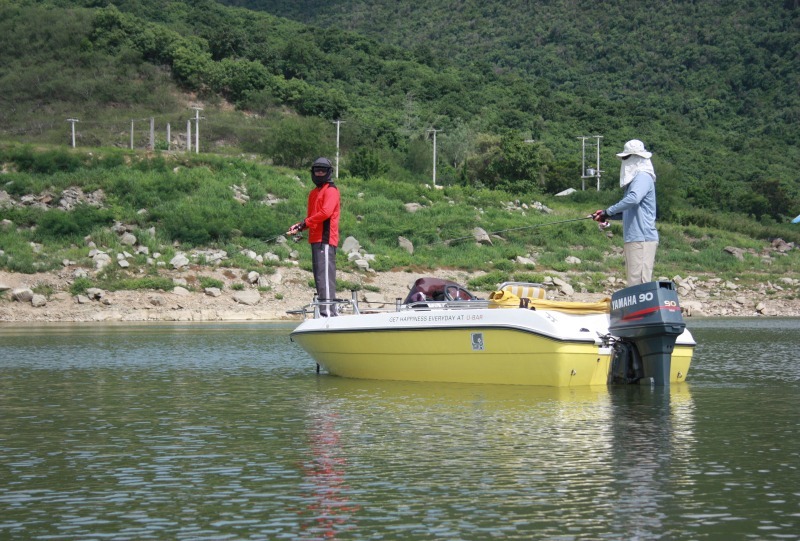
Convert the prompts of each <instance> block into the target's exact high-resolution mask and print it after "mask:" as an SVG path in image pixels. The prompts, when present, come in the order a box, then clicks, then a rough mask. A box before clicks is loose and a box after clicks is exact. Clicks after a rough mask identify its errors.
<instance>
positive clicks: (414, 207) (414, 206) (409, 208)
mask: <svg viewBox="0 0 800 541" xmlns="http://www.w3.org/2000/svg"><path fill="white" fill-rule="evenodd" d="M403 206H404V207H405V208H406V212H411V213H414V212H417V211H418V210H419V209H421V208H423V207H422V205H420V204H419V203H406V204H405V205H403Z"/></svg>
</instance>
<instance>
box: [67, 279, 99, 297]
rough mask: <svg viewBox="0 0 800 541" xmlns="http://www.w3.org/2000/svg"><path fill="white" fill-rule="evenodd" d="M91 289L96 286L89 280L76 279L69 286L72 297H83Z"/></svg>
mask: <svg viewBox="0 0 800 541" xmlns="http://www.w3.org/2000/svg"><path fill="white" fill-rule="evenodd" d="M90 287H94V285H93V284H92V281H91V280H89V279H88V278H76V279H75V281H74V282H72V284H71V285H70V286H69V292H70V293H71V294H72V295H83V294H84V293H86V290H87V289H89V288H90Z"/></svg>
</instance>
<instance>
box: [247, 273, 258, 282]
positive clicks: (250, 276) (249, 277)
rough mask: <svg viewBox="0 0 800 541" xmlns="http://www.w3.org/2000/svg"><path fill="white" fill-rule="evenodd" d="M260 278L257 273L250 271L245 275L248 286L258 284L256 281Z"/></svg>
mask: <svg viewBox="0 0 800 541" xmlns="http://www.w3.org/2000/svg"><path fill="white" fill-rule="evenodd" d="M260 277H261V275H260V274H259V273H257V272H256V271H250V272H248V273H247V283H248V284H255V283H256V282H258V279H259V278H260Z"/></svg>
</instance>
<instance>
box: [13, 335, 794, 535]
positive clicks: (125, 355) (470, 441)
mask: <svg viewBox="0 0 800 541" xmlns="http://www.w3.org/2000/svg"><path fill="white" fill-rule="evenodd" d="M688 323H689V327H690V329H691V330H692V332H693V334H694V335H695V338H696V340H697V342H698V346H697V349H696V353H695V360H694V363H693V366H692V370H691V371H690V373H689V377H688V381H687V383H686V384H682V385H674V386H672V387H671V388H669V389H666V390H665V389H651V388H649V387H639V386H631V387H609V388H605V387H602V388H583V389H549V388H536V387H515V386H482V385H459V384H440V383H439V384H429V383H402V382H382V381H357V380H346V379H342V378H336V377H331V376H327V375H317V374H316V373H315V370H314V368H315V365H314V363H313V361H311V360H310V358H309V357H308V356H307V355H306V354H305V353H304V352H303V351H302V350H301V349H300V348H299V347H298V346H296V345H295V344H293V343H291V342H290V340H289V337H288V335H289V332H290V330H291V328H292V327H291V326H287V325H278V324H196V323H195V324H138V325H130V324H128V325H50V326H13V327H11V326H0V539H3V540H6V539H24V540H29V539H59V540H67V539H75V540H82V541H85V540H105V539H114V540H124V539H131V540H148V539H179V540H202V539H209V540H210V539H213V540H219V539H237V540H238V539H292V540H296V539H302V540H314V539H320V540H322V539H341V540H346V539H354V540H355V539H359V540H361V539H364V540H367V539H369V540H394V539H402V540H417V539H419V540H458V539H463V540H484V539H558V540H572V539H639V540H655V539H659V540H672V539H703V540H715V539H720V540H728V539H754V540H755V539H758V540H762V539H763V540H768V539H775V540H786V539H800V472H799V471H798V468H800V392H799V391H800V362H798V357H800V320H798V319H724V320H723V319H707V320H690V321H689V322H688Z"/></svg>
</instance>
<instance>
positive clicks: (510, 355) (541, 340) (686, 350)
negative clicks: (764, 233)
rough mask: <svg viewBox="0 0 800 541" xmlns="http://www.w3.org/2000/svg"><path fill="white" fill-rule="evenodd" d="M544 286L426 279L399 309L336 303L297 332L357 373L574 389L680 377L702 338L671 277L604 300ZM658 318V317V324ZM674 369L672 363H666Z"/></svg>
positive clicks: (331, 361)
mask: <svg viewBox="0 0 800 541" xmlns="http://www.w3.org/2000/svg"><path fill="white" fill-rule="evenodd" d="M543 297H544V290H543V288H541V287H538V286H537V285H536V284H502V285H501V286H500V287H499V290H498V291H496V292H494V293H493V294H492V295H491V296H490V298H489V299H488V300H479V299H476V298H475V297H474V296H473V295H472V294H471V293H469V292H468V291H466V290H465V289H464V288H463V287H461V286H459V285H458V284H455V283H453V282H447V281H444V280H439V279H436V278H421V279H420V280H417V282H416V283H415V285H414V287H413V288H412V290H411V292H410V293H409V296H408V297H407V298H406V300H405V301H404V302H402V303H398V304H397V305H396V306H395V307H393V309H391V310H369V309H365V308H364V306H361V305H359V303H358V302H357V301H356V300H355V296H354V299H353V300H350V301H336V304H338V309H339V310H340V316H338V317H319V306H320V304H321V303H318V302H317V303H312V304H310V305H308V306H306V307H304V308H303V309H301V310H298V311H295V313H302V314H304V315H306V317H307V318H306V319H305V320H304V321H303V322H302V323H301V324H300V325H299V326H298V327H297V328H296V329H295V330H294V331H293V332H292V333H291V339H292V340H293V341H294V342H296V343H298V344H299V345H300V346H301V347H302V348H303V349H304V350H305V351H306V352H308V354H309V355H310V356H311V357H312V358H313V359H314V360H315V361H316V363H317V365H318V368H321V369H324V370H326V371H327V372H328V373H330V374H332V375H337V376H343V377H348V378H362V379H383V380H409V381H439V382H459V383H486V384H515V385H546V386H552V387H572V386H589V385H606V384H608V383H614V382H627V383H633V382H636V383H640V382H642V381H646V382H651V383H654V384H655V385H669V384H670V383H672V384H674V383H680V382H682V381H684V380H685V379H686V375H687V373H688V371H689V365H690V363H691V359H692V353H693V351H694V346H695V342H694V339H693V338H692V335H691V333H690V332H689V331H688V330H685V325H684V324H683V320H682V318H681V315H680V307H679V306H678V304H677V294H676V293H675V287H674V284H672V282H652V283H650V284H643V285H642V286H636V287H634V288H626V289H624V290H621V291H619V292H617V293H615V294H614V295H613V296H612V298H611V299H606V300H603V301H600V302H595V303H580V302H555V301H547V300H546V299H544V298H543ZM656 320H658V321H656ZM665 365H667V366H665Z"/></svg>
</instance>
